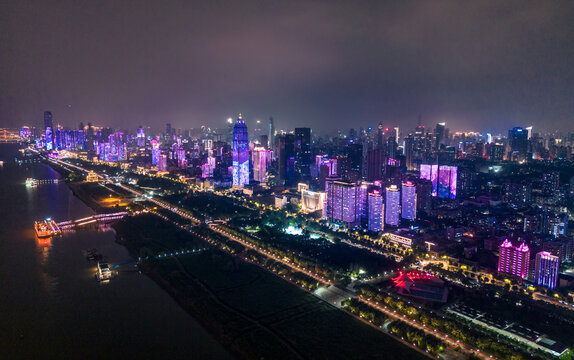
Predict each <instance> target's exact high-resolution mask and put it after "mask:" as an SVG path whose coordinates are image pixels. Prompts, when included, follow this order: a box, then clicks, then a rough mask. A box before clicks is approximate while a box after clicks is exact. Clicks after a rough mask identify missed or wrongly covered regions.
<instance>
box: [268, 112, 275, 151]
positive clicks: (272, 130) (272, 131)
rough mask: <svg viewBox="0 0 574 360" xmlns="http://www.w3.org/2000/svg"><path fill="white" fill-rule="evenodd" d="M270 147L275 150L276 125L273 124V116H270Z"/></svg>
mask: <svg viewBox="0 0 574 360" xmlns="http://www.w3.org/2000/svg"><path fill="white" fill-rule="evenodd" d="M268 141H269V144H268V149H269V150H271V151H275V125H274V124H273V118H272V117H270V118H269V137H268Z"/></svg>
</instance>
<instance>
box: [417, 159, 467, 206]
mask: <svg viewBox="0 0 574 360" xmlns="http://www.w3.org/2000/svg"><path fill="white" fill-rule="evenodd" d="M457 174H458V169H457V167H456V166H447V165H441V166H438V165H429V164H421V167H420V178H421V179H425V180H430V181H431V182H432V196H438V197H440V198H445V199H455V198H456V188H457Z"/></svg>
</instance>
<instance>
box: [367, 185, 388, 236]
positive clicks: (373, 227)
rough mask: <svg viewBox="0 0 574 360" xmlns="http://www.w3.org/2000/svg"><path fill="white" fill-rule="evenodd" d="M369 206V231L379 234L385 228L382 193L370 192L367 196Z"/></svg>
mask: <svg viewBox="0 0 574 360" xmlns="http://www.w3.org/2000/svg"><path fill="white" fill-rule="evenodd" d="M367 204H368V211H369V213H368V224H367V226H368V229H369V231H375V232H379V231H382V230H383V228H384V226H383V214H384V211H383V209H384V204H383V197H382V196H381V193H380V192H379V191H377V190H375V191H373V192H370V193H369V194H368V195H367Z"/></svg>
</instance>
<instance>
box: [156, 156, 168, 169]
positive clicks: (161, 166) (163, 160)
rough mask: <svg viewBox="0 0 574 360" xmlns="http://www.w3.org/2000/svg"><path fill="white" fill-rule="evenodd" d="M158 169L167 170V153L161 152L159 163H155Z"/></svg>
mask: <svg viewBox="0 0 574 360" xmlns="http://www.w3.org/2000/svg"><path fill="white" fill-rule="evenodd" d="M157 169H158V171H167V155H165V154H161V155H160V156H159V163H158V165H157Z"/></svg>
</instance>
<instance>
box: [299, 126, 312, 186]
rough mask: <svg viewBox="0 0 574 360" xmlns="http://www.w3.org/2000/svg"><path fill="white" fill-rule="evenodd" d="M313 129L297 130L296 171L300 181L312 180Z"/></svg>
mask: <svg viewBox="0 0 574 360" xmlns="http://www.w3.org/2000/svg"><path fill="white" fill-rule="evenodd" d="M310 166H311V129H310V128H295V171H296V173H297V175H296V176H297V178H298V180H299V181H306V182H309V181H310V180H311V169H310Z"/></svg>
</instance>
